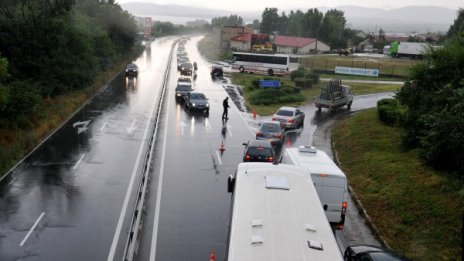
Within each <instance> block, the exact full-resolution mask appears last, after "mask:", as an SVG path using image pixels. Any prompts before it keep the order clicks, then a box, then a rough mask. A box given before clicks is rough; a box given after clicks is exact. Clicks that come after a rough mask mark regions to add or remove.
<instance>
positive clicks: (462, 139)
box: [398, 41, 464, 174]
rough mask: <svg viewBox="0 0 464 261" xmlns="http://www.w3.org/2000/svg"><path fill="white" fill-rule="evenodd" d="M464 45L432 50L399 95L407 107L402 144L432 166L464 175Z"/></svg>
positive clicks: (454, 43)
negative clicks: (416, 149)
mask: <svg viewBox="0 0 464 261" xmlns="http://www.w3.org/2000/svg"><path fill="white" fill-rule="evenodd" d="M463 47H464V45H463V44H462V43H461V42H459V41H456V42H453V43H452V44H451V45H450V46H447V47H445V48H442V49H437V50H430V51H429V53H428V54H427V55H425V58H424V62H423V63H421V64H418V65H416V66H414V67H413V68H412V73H411V76H410V78H411V79H413V80H414V81H412V82H409V83H407V84H405V85H404V86H403V87H402V88H401V91H400V92H399V93H398V99H399V100H400V102H401V103H402V104H404V105H405V106H406V107H407V112H406V115H405V120H404V127H405V130H406V134H405V136H404V139H403V143H404V145H405V146H407V147H413V148H414V147H417V148H418V149H419V152H420V154H421V155H422V156H423V157H424V158H425V159H426V160H427V161H428V162H430V163H432V164H434V165H436V166H440V167H445V168H450V169H452V170H456V171H457V173H461V174H462V173H464V117H462V115H464V77H463V75H464V48H463Z"/></svg>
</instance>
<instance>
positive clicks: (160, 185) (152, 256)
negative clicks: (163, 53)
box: [149, 89, 186, 261]
mask: <svg viewBox="0 0 464 261" xmlns="http://www.w3.org/2000/svg"><path fill="white" fill-rule="evenodd" d="M166 97H167V98H169V89H168V93H167V94H166ZM171 100H172V99H168V105H167V113H166V115H167V117H165V118H166V123H165V126H164V136H163V149H162V152H163V153H161V162H160V174H159V179H158V192H157V193H156V204H155V217H154V221H153V234H152V236H151V248H150V259H149V260H150V261H154V260H155V258H156V244H157V241H158V225H159V215H160V205H161V192H162V189H163V176H164V158H165V155H166V141H167V140H168V138H167V137H168V125H169V124H168V123H169V113H170V112H171V111H170V110H171ZM181 123H184V122H183V121H182V122H181ZM184 124H185V123H184ZM185 125H186V124H185ZM181 131H182V135H184V129H183V128H181Z"/></svg>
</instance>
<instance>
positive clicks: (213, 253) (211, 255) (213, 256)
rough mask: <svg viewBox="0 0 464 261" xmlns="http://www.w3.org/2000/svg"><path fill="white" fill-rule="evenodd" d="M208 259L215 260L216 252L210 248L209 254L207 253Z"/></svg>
mask: <svg viewBox="0 0 464 261" xmlns="http://www.w3.org/2000/svg"><path fill="white" fill-rule="evenodd" d="M209 261H216V252H215V251H214V249H213V250H211V254H210V255H209Z"/></svg>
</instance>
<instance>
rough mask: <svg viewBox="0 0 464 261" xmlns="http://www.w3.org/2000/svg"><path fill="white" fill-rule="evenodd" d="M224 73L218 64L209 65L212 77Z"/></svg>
mask: <svg viewBox="0 0 464 261" xmlns="http://www.w3.org/2000/svg"><path fill="white" fill-rule="evenodd" d="M223 74H224V72H223V69H222V66H220V65H213V66H211V76H212V77H220V76H222V75H223Z"/></svg>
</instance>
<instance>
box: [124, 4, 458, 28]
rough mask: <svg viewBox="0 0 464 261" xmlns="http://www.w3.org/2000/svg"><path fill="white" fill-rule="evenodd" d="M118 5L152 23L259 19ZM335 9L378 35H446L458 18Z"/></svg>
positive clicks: (408, 10)
mask: <svg viewBox="0 0 464 261" xmlns="http://www.w3.org/2000/svg"><path fill="white" fill-rule="evenodd" d="M121 6H122V8H123V9H125V10H127V11H128V12H130V13H132V14H134V15H136V16H152V17H153V18H154V20H160V21H171V22H173V23H181V24H185V22H186V21H193V20H195V19H204V20H207V21H209V22H211V19H212V18H213V17H218V16H229V15H231V14H237V15H239V16H241V17H242V18H243V19H244V20H245V21H246V22H251V21H252V20H253V19H260V20H261V13H262V12H251V11H250V12H233V11H228V10H221V9H208V8H200V7H195V6H183V5H160V4H150V3H138V2H132V3H125V4H122V5H121ZM334 8H335V9H338V10H342V11H344V12H345V17H346V19H347V24H348V25H349V26H350V27H351V28H355V29H362V30H365V31H369V32H377V31H378V30H379V29H380V28H382V29H383V30H384V31H386V32H395V33H425V32H440V31H441V32H446V31H447V30H448V29H449V27H450V25H451V24H452V23H453V22H454V19H456V17H457V10H453V9H449V8H443V7H437V6H408V7H403V8H398V9H392V10H384V9H380V8H366V7H359V6H338V7H334ZM317 9H318V10H319V11H321V12H324V13H325V12H326V11H327V10H329V9H333V8H328V7H318V8H317ZM293 10H296V9H293ZM300 10H302V11H305V9H303V8H300ZM281 11H285V12H286V13H287V14H288V12H289V11H290V10H279V13H280V12H281Z"/></svg>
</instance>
